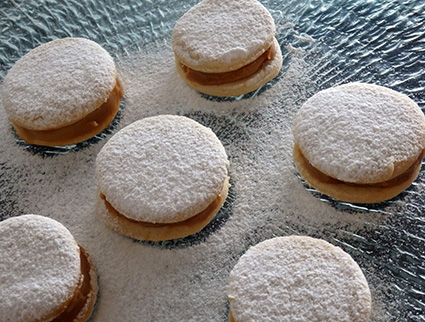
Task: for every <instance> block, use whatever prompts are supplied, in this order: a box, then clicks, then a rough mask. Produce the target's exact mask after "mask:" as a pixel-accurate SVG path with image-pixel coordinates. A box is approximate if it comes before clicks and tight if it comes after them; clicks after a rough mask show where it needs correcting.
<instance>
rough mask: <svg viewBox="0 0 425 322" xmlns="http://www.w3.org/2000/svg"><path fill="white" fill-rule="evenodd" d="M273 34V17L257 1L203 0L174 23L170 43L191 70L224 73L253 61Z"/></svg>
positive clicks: (268, 44) (269, 41)
mask: <svg viewBox="0 0 425 322" xmlns="http://www.w3.org/2000/svg"><path fill="white" fill-rule="evenodd" d="M274 33H275V25H274V21H273V18H272V16H271V15H270V13H269V12H268V10H267V9H266V8H265V7H264V6H263V5H262V4H261V3H260V2H258V1H257V0H239V1H233V0H225V1H213V0H204V1H202V2H201V3H199V4H198V5H197V6H195V7H193V8H192V9H190V10H189V11H188V12H187V13H186V14H185V15H183V17H181V18H180V19H179V21H178V22H177V23H176V25H175V27H174V30H173V35H172V46H173V50H174V52H175V54H176V56H177V58H178V59H179V60H180V61H181V62H182V63H183V64H185V65H187V66H189V67H191V68H193V69H197V70H201V71H204V72H225V71H231V70H235V69H238V68H240V67H242V66H244V65H246V64H248V63H250V62H251V61H253V60H255V59H256V58H257V57H258V56H259V55H261V54H262V53H263V52H264V51H265V50H266V49H267V48H268V47H269V46H270V45H271V43H272V40H273V37H274Z"/></svg>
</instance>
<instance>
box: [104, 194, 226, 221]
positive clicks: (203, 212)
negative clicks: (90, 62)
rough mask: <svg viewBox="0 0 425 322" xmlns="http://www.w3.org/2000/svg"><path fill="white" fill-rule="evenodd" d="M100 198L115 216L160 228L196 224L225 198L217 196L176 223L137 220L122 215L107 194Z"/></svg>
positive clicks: (206, 216)
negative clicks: (191, 214) (109, 200)
mask: <svg viewBox="0 0 425 322" xmlns="http://www.w3.org/2000/svg"><path fill="white" fill-rule="evenodd" d="M100 198H101V199H103V201H104V202H105V206H106V209H108V211H109V212H110V213H111V214H113V215H114V216H117V217H120V218H121V219H125V220H127V221H130V222H132V223H133V224H135V225H140V226H142V227H152V228H159V227H164V226H168V227H178V226H191V225H194V224H196V223H198V222H202V221H203V220H204V219H205V218H208V216H209V215H210V214H211V213H213V212H214V210H215V209H217V207H219V206H220V204H221V202H222V200H223V197H222V196H221V195H218V197H217V198H215V199H214V201H213V202H212V203H210V204H209V206H208V207H207V208H206V209H205V210H203V211H201V212H200V213H198V214H197V215H195V216H193V217H190V218H188V219H186V220H183V221H179V222H175V223H150V222H146V221H137V220H134V219H130V218H128V217H126V216H124V215H122V214H121V213H119V212H118V211H117V210H116V209H115V208H114V207H113V206H112V205H111V204H110V203H109V202H108V200H106V196H105V195H104V194H103V193H101V194H100Z"/></svg>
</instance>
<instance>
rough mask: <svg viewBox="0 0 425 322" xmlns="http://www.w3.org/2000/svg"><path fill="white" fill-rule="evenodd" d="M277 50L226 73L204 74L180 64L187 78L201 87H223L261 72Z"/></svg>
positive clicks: (270, 48)
mask: <svg viewBox="0 0 425 322" xmlns="http://www.w3.org/2000/svg"><path fill="white" fill-rule="evenodd" d="M275 55H276V48H275V47H274V46H273V45H272V46H270V47H269V48H268V49H267V50H266V51H265V52H264V53H263V54H262V55H261V56H259V57H258V58H257V59H256V60H254V61H253V62H252V63H249V64H248V65H245V66H243V67H241V68H239V69H237V70H234V71H230V72H224V73H204V72H200V71H197V70H194V69H191V68H189V67H187V66H186V65H183V64H181V63H180V65H181V68H182V70H183V72H184V74H185V76H186V78H187V79H188V80H189V81H191V82H195V83H198V84H200V85H223V84H227V83H233V82H236V81H239V80H242V79H245V78H248V77H250V76H252V75H253V74H255V73H256V72H257V71H258V70H260V69H261V68H262V67H263V65H264V64H266V63H267V61H269V60H271V59H273V58H274V56H275Z"/></svg>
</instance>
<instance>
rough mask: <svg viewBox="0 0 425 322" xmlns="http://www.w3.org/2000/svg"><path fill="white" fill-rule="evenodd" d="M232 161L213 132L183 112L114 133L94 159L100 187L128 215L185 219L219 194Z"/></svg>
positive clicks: (161, 219) (150, 219)
mask: <svg viewBox="0 0 425 322" xmlns="http://www.w3.org/2000/svg"><path fill="white" fill-rule="evenodd" d="M228 166H229V162H228V161H227V155H226V152H225V150H224V147H223V145H222V144H221V143H220V141H219V140H218V138H217V137H216V136H215V134H214V133H213V132H212V131H211V130H210V129H208V128H206V127H204V126H202V125H201V124H199V123H197V122H195V121H193V120H191V119H189V118H186V117H183V116H171V115H165V116H164V115H163V116H155V117H150V118H145V119H143V120H140V121H137V122H135V123H133V124H131V125H129V126H127V127H126V128H124V129H123V130H121V131H120V132H118V133H117V134H116V135H115V136H114V137H112V138H111V139H110V140H109V141H108V143H107V144H106V145H105V146H104V147H103V149H102V150H101V151H100V153H99V155H98V157H97V160H96V173H97V178H98V181H99V188H100V191H101V192H102V193H103V194H105V196H106V198H107V200H108V201H109V202H110V203H111V204H112V206H113V207H114V208H115V209H117V210H118V211H119V212H120V213H122V214H124V215H125V216H126V217H128V218H131V219H135V220H140V221H147V222H152V223H167V222H168V223H169V222H176V221H182V220H185V219H187V218H190V217H192V216H194V215H196V214H198V213H199V212H201V211H202V210H204V209H205V208H206V207H207V206H208V205H209V204H210V203H212V202H213V200H214V199H215V198H216V197H217V196H218V195H219V194H220V192H221V190H222V189H223V184H224V181H225V179H226V178H227V168H228Z"/></svg>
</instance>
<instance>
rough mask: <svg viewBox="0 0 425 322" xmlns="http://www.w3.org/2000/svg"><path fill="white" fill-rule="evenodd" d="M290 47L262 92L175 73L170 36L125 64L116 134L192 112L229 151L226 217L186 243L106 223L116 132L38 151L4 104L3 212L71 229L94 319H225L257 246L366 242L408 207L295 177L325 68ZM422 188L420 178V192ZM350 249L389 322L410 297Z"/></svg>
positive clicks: (0, 148) (0, 150)
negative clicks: (328, 191) (236, 92)
mask: <svg viewBox="0 0 425 322" xmlns="http://www.w3.org/2000/svg"><path fill="white" fill-rule="evenodd" d="M275 13H276V12H275ZM115 54H116V53H115ZM289 55H290V59H289V60H287V61H286V63H285V67H284V72H283V73H282V76H281V77H279V78H277V79H276V81H275V83H273V86H271V87H270V88H268V89H267V90H265V91H262V92H260V94H259V95H256V96H255V97H253V98H250V99H242V100H233V101H230V102H229V101H216V100H214V99H211V98H210V97H205V96H203V95H200V94H199V93H197V92H196V91H194V90H192V89H191V88H189V87H188V86H187V85H186V83H185V82H184V81H183V80H182V79H181V78H180V77H179V76H178V75H177V74H176V72H175V63H174V57H173V53H172V51H171V49H170V46H169V42H168V40H167V42H166V43H165V44H164V43H162V44H161V43H160V44H159V45H158V44H152V43H151V44H147V45H146V48H145V49H143V50H140V51H136V52H130V53H129V55H128V56H126V57H124V58H122V59H121V60H120V61H119V63H118V64H117V66H118V70H119V74H120V77H122V81H123V85H124V87H125V92H126V95H125V100H124V103H125V104H124V106H123V108H122V110H121V118H120V119H119V122H117V125H116V127H114V128H113V129H112V132H114V133H116V132H117V131H118V130H120V129H121V128H124V127H126V126H127V125H129V124H131V123H133V122H135V121H137V120H139V119H143V118H146V117H149V116H155V115H160V114H178V115H187V116H189V117H190V118H192V119H195V120H196V121H198V122H199V123H201V124H203V125H204V126H207V127H209V128H211V129H212V130H213V132H214V133H215V134H216V135H217V137H218V138H219V139H220V141H221V142H222V144H223V146H224V147H225V149H226V152H227V155H228V156H229V160H230V167H229V176H230V184H231V187H230V189H229V196H228V198H227V199H226V203H225V204H224V206H223V208H222V210H221V211H220V213H219V214H218V215H217V219H219V220H218V223H217V222H216V223H215V224H214V223H212V224H213V225H209V226H207V227H206V228H205V230H203V231H201V232H199V233H198V234H196V236H192V237H190V238H187V239H186V238H184V239H183V240H176V241H170V242H165V243H156V244H151V243H145V242H134V241H133V240H131V239H130V238H127V237H125V236H122V235H120V234H117V233H116V232H114V231H112V230H111V229H109V228H108V227H107V226H106V225H105V224H104V222H103V220H102V218H101V216H99V214H98V212H97V207H96V202H97V198H98V191H97V181H96V176H95V160H96V157H97V155H98V153H99V151H100V150H101V148H102V147H103V146H104V145H105V144H106V142H108V141H109V140H110V139H111V135H110V134H106V135H105V140H100V141H96V142H94V143H93V144H90V145H88V146H87V145H86V146H84V147H80V146H79V147H78V148H76V149H72V150H71V152H69V153H64V154H63V155H54V154H53V155H52V156H51V157H50V156H49V155H47V156H46V155H43V154H41V155H40V153H39V152H38V150H36V149H34V147H30V146H28V145H22V144H19V143H17V142H16V137H15V136H14V134H13V130H12V128H11V126H10V124H9V123H8V122H7V118H6V116H5V111H4V110H3V109H0V116H1V117H0V136H1V137H2V140H1V141H0V165H2V172H1V176H0V180H2V181H1V182H2V185H0V192H1V194H0V196H1V197H2V198H3V199H2V200H1V201H2V202H3V204H2V205H3V206H2V207H1V211H2V214H3V216H6V217H9V216H16V215H19V214H22V213H38V214H42V215H45V216H49V217H50V218H54V219H56V220H58V221H60V222H61V223H63V224H64V225H65V226H66V227H67V228H68V229H69V230H70V231H71V232H72V234H73V236H74V237H75V238H76V239H77V240H78V242H79V243H80V245H81V246H83V247H84V248H85V249H86V250H87V252H88V253H89V254H90V256H91V258H92V260H93V262H94V264H95V265H96V268H97V271H98V274H99V298H98V301H97V305H96V308H95V310H94V311H93V315H92V319H91V320H92V321H93V322H116V321H126V322H127V321H140V320H141V317H142V318H143V321H146V322H156V321H164V322H181V321H227V315H228V299H227V295H226V286H227V282H228V277H229V273H230V271H231V269H232V268H233V267H234V265H235V264H236V262H237V260H238V259H239V257H240V256H241V255H242V254H243V253H244V252H245V251H246V250H247V248H248V247H249V246H251V245H255V244H257V243H258V242H259V241H262V240H264V239H267V238H271V237H273V236H285V235H288V234H307V235H316V236H321V237H323V238H324V239H326V240H328V241H332V242H338V241H337V237H341V236H342V237H343V240H345V241H347V243H348V244H349V243H350V242H351V241H353V240H356V238H360V237H361V238H367V236H368V235H367V233H365V232H363V231H362V229H364V228H365V227H368V229H375V228H376V229H380V228H379V227H384V229H387V228H388V229H391V227H388V225H387V222H386V221H387V220H389V218H391V217H392V216H391V215H397V214H399V211H400V212H401V210H402V207H403V205H404V204H405V203H406V200H405V199H407V198H402V199H399V200H397V201H395V202H394V207H393V208H391V207H389V206H385V207H384V206H382V207H381V208H379V209H377V210H376V211H375V212H366V211H363V212H362V211H359V212H353V211H352V209H350V210H348V211H345V210H342V209H340V208H337V207H335V206H333V205H332V204H330V203H328V202H324V201H323V200H321V199H320V198H318V197H317V195H315V194H314V193H312V192H311V191H309V190H307V189H306V188H305V186H304V185H303V184H302V181H301V180H300V179H299V178H298V177H297V175H296V171H295V169H294V165H293V158H292V148H293V135H292V132H291V129H292V124H293V119H294V115H295V114H296V112H297V110H298V109H299V107H300V105H301V104H302V103H303V102H305V101H306V99H307V98H308V97H309V96H311V95H312V94H313V93H314V92H316V90H317V88H316V87H317V84H316V83H315V82H314V80H313V79H312V76H311V75H312V74H313V72H314V71H316V68H317V65H315V63H314V62H312V61H311V59H310V58H311V57H307V59H305V58H304V57H303V56H300V54H299V53H290V54H289ZM316 63H317V62H316ZM3 182H4V184H3ZM419 189H423V185H422V184H420V185H416V186H414V187H412V192H413V193H415V192H416V191H417V190H419ZM407 196H409V194H408V195H407ZM410 196H412V194H410ZM400 209H401V210H400ZM383 212H385V215H383V214H382V213H383ZM404 215H405V214H402V215H401V214H400V216H401V217H404ZM371 242H373V241H371ZM350 246H351V244H349V245H348V246H347V250H348V251H349V253H350V254H351V255H352V256H353V257H354V258H355V259H356V261H357V262H358V263H359V265H360V267H361V268H362V269H363V270H364V272H365V276H366V277H367V279H368V282H369V285H370V287H371V291H372V295H373V312H372V321H388V320H390V319H391V316H390V315H389V313H388V312H391V309H393V308H396V309H398V308H402V307H403V305H404V304H405V302H404V300H405V299H404V298H396V300H395V301H391V302H388V301H387V300H388V298H387V297H386V294H388V289H390V288H391V287H392V286H391V285H389V284H391V283H388V280H387V279H385V278H383V277H382V276H381V275H380V274H385V272H382V273H381V271H380V269H379V268H381V267H382V266H383V265H387V263H381V262H380V260H381V259H376V260H374V261H373V262H371V261H370V258H369V257H367V256H362V254H361V253H360V255H359V252H361V251H362V250H361V249H357V248H356V246H355V243H353V247H350ZM378 246H379V245H378ZM344 249H345V248H344ZM379 249H381V248H379ZM390 290H391V289H390ZM380 308H381V311H380Z"/></svg>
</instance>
